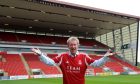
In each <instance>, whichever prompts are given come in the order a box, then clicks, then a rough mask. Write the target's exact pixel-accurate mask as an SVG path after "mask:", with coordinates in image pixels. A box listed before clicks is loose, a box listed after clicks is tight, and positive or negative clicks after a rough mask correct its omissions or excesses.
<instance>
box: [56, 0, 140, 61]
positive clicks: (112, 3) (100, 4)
mask: <svg viewBox="0 0 140 84" xmlns="http://www.w3.org/2000/svg"><path fill="white" fill-rule="evenodd" d="M56 1H63V2H69V3H74V4H80V5H85V6H89V7H93V8H98V9H103V10H109V11H114V12H118V13H124V14H129V15H133V16H136V17H138V18H140V9H139V8H140V0H56ZM139 27H140V26H139ZM139 32H140V29H139ZM139 34H140V33H139ZM138 44H139V45H138V46H139V49H138V62H140V35H139V43H138Z"/></svg>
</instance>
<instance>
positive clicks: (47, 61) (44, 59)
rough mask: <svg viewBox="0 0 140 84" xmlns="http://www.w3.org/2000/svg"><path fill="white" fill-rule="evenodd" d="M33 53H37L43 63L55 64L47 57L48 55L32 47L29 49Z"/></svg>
mask: <svg viewBox="0 0 140 84" xmlns="http://www.w3.org/2000/svg"><path fill="white" fill-rule="evenodd" d="M31 50H32V51H33V52H34V53H35V54H37V55H39V58H40V59H41V61H43V62H44V63H45V64H47V65H50V66H55V62H54V60H52V59H51V58H49V57H48V56H45V55H44V54H43V53H42V52H41V51H40V50H39V49H38V48H32V49H31Z"/></svg>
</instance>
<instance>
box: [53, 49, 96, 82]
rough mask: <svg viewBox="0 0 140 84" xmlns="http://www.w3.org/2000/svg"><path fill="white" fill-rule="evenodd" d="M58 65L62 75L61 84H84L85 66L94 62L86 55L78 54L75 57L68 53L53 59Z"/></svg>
mask: <svg viewBox="0 0 140 84" xmlns="http://www.w3.org/2000/svg"><path fill="white" fill-rule="evenodd" d="M53 60H54V61H55V63H57V64H59V66H60V68H61V70H62V73H63V84H85V77H84V76H85V71H86V69H87V65H89V64H91V63H92V62H94V60H93V59H91V58H90V57H89V56H88V55H86V54H84V53H78V54H77V55H76V56H75V57H72V56H70V54H69V53H68V52H66V53H63V54H60V55H59V56H57V57H55V58H53Z"/></svg>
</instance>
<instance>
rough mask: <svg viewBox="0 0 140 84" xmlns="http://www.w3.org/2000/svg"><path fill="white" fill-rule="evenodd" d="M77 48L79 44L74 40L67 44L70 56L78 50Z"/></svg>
mask: <svg viewBox="0 0 140 84" xmlns="http://www.w3.org/2000/svg"><path fill="white" fill-rule="evenodd" d="M78 46H79V44H78V43H77V41H76V40H72V41H70V42H69V43H68V47H69V50H70V52H71V54H76V52H77V50H78Z"/></svg>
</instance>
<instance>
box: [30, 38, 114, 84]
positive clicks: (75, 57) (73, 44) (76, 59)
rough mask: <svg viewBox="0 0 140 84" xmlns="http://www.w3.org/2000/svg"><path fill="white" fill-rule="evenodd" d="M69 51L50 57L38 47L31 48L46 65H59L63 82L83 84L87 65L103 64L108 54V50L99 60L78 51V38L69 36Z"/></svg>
mask: <svg viewBox="0 0 140 84" xmlns="http://www.w3.org/2000/svg"><path fill="white" fill-rule="evenodd" d="M67 44H68V48H69V51H68V52H65V53H62V54H60V55H59V56H56V57H54V58H53V59H50V58H49V57H47V56H45V55H44V54H43V53H42V52H41V51H40V50H39V49H35V48H33V49H32V51H33V52H34V53H36V54H38V55H39V57H40V59H41V60H42V61H43V62H45V63H46V64H48V65H53V66H56V65H57V66H59V67H60V69H61V71H62V73H63V84H85V71H86V69H87V66H88V65H89V66H93V67H98V66H101V65H103V64H104V63H105V62H106V61H107V60H108V57H107V56H109V55H112V54H111V53H110V51H108V52H107V53H106V54H105V55H104V57H102V58H100V59H99V60H94V59H92V58H90V57H89V56H88V55H87V54H85V53H80V52H79V51H78V47H79V40H78V38H76V37H70V38H69V39H68V40H67Z"/></svg>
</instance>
